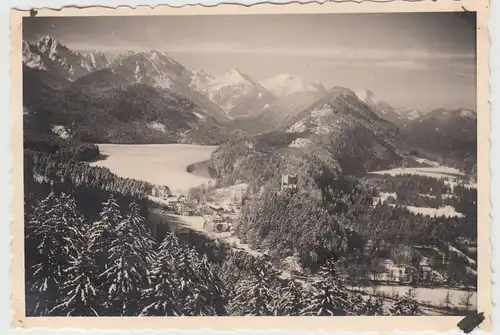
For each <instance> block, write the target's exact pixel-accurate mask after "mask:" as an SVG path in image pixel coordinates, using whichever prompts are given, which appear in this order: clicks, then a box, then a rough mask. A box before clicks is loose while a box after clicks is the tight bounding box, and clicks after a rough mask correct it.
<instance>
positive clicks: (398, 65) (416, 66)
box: [374, 60, 429, 70]
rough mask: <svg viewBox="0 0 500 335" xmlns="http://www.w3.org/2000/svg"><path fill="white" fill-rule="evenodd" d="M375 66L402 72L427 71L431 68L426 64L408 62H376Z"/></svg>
mask: <svg viewBox="0 0 500 335" xmlns="http://www.w3.org/2000/svg"><path fill="white" fill-rule="evenodd" d="M374 65H375V66H378V67H387V68H393V69H402V70H425V69H428V68H429V66H428V65H427V64H425V63H421V62H414V61H407V60H399V61H384V62H376V63H375V64H374Z"/></svg>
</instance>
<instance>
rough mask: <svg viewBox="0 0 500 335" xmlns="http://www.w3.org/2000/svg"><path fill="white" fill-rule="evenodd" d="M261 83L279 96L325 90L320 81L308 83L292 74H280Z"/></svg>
mask: <svg viewBox="0 0 500 335" xmlns="http://www.w3.org/2000/svg"><path fill="white" fill-rule="evenodd" d="M261 84H262V86H264V87H265V88H266V89H267V90H268V91H269V92H271V93H272V94H274V95H275V96H277V97H283V96H286V95H290V94H295V93H300V92H308V91H324V87H323V85H321V84H320V83H314V84H309V85H306V84H304V83H303V82H302V81H301V80H300V79H299V78H297V77H295V76H292V75H290V74H278V75H277V76H275V77H273V78H271V79H268V80H265V81H263V82H261Z"/></svg>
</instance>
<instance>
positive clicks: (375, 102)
mask: <svg viewBox="0 0 500 335" xmlns="http://www.w3.org/2000/svg"><path fill="white" fill-rule="evenodd" d="M356 95H357V97H358V98H359V100H361V101H363V102H364V103H366V104H367V105H368V106H370V107H371V108H372V109H373V111H374V112H375V113H376V114H377V115H378V116H380V117H381V118H383V119H385V120H387V121H391V122H393V123H395V124H397V125H399V126H406V125H407V124H408V123H409V122H411V121H413V120H415V119H417V118H419V117H420V116H422V115H423V113H422V112H421V111H419V110H417V109H410V110H408V109H403V108H394V107H393V106H391V105H390V104H389V103H387V102H386V101H384V100H381V99H379V98H378V97H377V96H376V95H375V94H374V93H373V92H372V91H371V90H368V89H364V90H361V91H358V92H356Z"/></svg>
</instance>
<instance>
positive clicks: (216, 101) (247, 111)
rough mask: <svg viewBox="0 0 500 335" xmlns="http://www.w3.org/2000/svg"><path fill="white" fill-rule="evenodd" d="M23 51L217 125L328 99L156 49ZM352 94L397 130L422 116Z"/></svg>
mask: <svg viewBox="0 0 500 335" xmlns="http://www.w3.org/2000/svg"><path fill="white" fill-rule="evenodd" d="M22 52H23V62H24V64H25V65H26V66H27V67H30V68H33V69H37V70H45V71H47V72H48V73H51V74H52V75H54V76H56V77H57V76H59V77H62V78H65V79H67V80H70V81H72V82H75V81H78V85H83V84H85V85H94V84H96V85H97V84H99V85H101V86H102V85H108V86H109V85H111V86H113V85H114V86H116V85H124V84H127V83H130V84H134V83H138V84H144V85H148V86H151V87H155V88H157V89H161V90H169V91H171V92H173V93H175V94H180V95H182V96H184V97H186V98H187V99H189V100H191V101H193V102H194V103H195V104H197V105H198V106H200V107H201V108H202V109H204V110H206V111H208V112H209V114H210V115H212V116H213V117H215V118H216V119H218V120H219V121H224V120H229V119H232V118H236V117H253V118H255V117H257V118H261V119H262V120H265V122H266V123H269V122H271V123H273V122H274V123H275V124H277V123H281V122H282V121H284V120H286V119H290V118H292V117H294V116H295V115H297V114H299V113H300V112H302V111H303V110H304V109H306V108H308V107H310V106H311V105H313V104H314V103H316V102H318V101H319V100H320V99H321V98H323V97H325V96H326V95H327V94H328V90H327V89H325V87H324V86H323V85H322V84H321V83H317V82H316V83H305V82H303V81H302V80H301V79H300V78H298V77H296V76H294V75H291V74H283V73H281V74H278V75H276V76H274V77H272V78H270V79H267V80H263V81H260V82H259V81H257V80H255V79H253V78H252V77H251V76H250V75H248V74H247V73H244V72H243V71H241V70H239V69H233V70H231V71H229V72H226V73H224V74H222V75H219V76H214V75H213V74H209V73H207V72H205V71H203V70H202V71H196V72H194V71H191V70H190V69H188V68H186V67H185V66H184V65H183V64H181V63H180V62H179V61H177V60H176V59H174V58H173V57H172V56H170V55H169V54H168V53H166V52H163V51H160V50H155V49H151V50H149V51H142V52H134V51H130V50H129V51H125V52H122V53H120V54H118V55H117V56H116V57H115V59H114V60H113V61H112V62H110V61H108V59H107V58H106V55H105V54H104V53H102V52H99V51H93V52H88V53H80V52H76V51H73V50H71V49H70V48H68V47H67V46H65V45H64V44H62V43H60V42H59V41H57V40H56V39H55V38H53V37H50V36H45V37H42V38H40V39H39V40H38V41H34V42H28V41H23V45H22ZM103 70H105V71H103ZM355 95H356V97H357V98H358V99H359V100H361V101H362V102H363V103H364V104H366V105H367V106H368V107H369V108H370V109H371V110H372V111H373V112H374V113H375V114H376V115H378V116H379V117H380V118H382V119H385V120H388V121H390V122H392V123H395V124H397V125H398V126H400V127H401V126H404V127H406V126H407V124H408V123H409V122H412V121H413V120H417V119H420V118H421V117H422V116H423V115H424V113H422V112H421V111H419V110H416V109H404V108H395V107H393V106H391V105H390V104H389V103H387V102H386V101H384V100H382V99H380V98H378V97H377V96H376V95H375V94H374V93H373V92H372V91H371V90H368V89H366V90H361V91H358V92H356V94H355ZM271 114H272V115H271Z"/></svg>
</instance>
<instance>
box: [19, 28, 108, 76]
mask: <svg viewBox="0 0 500 335" xmlns="http://www.w3.org/2000/svg"><path fill="white" fill-rule="evenodd" d="M22 52H23V61H24V63H25V64H26V65H27V66H29V67H31V68H34V69H38V70H47V71H49V72H54V73H57V74H59V75H61V76H63V77H65V78H67V79H71V80H74V79H76V78H78V77H81V76H83V75H85V74H87V73H89V72H91V71H95V70H100V69H103V68H105V67H106V66H108V61H107V59H106V56H105V55H104V54H103V53H101V52H97V51H96V52H91V53H88V54H82V53H79V52H75V51H72V50H70V49H69V48H67V47H66V46H65V45H63V44H61V43H59V42H58V41H57V40H56V39H54V38H53V37H50V36H45V37H42V38H41V39H39V40H38V41H36V42H35V43H30V42H28V41H23V47H22Z"/></svg>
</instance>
